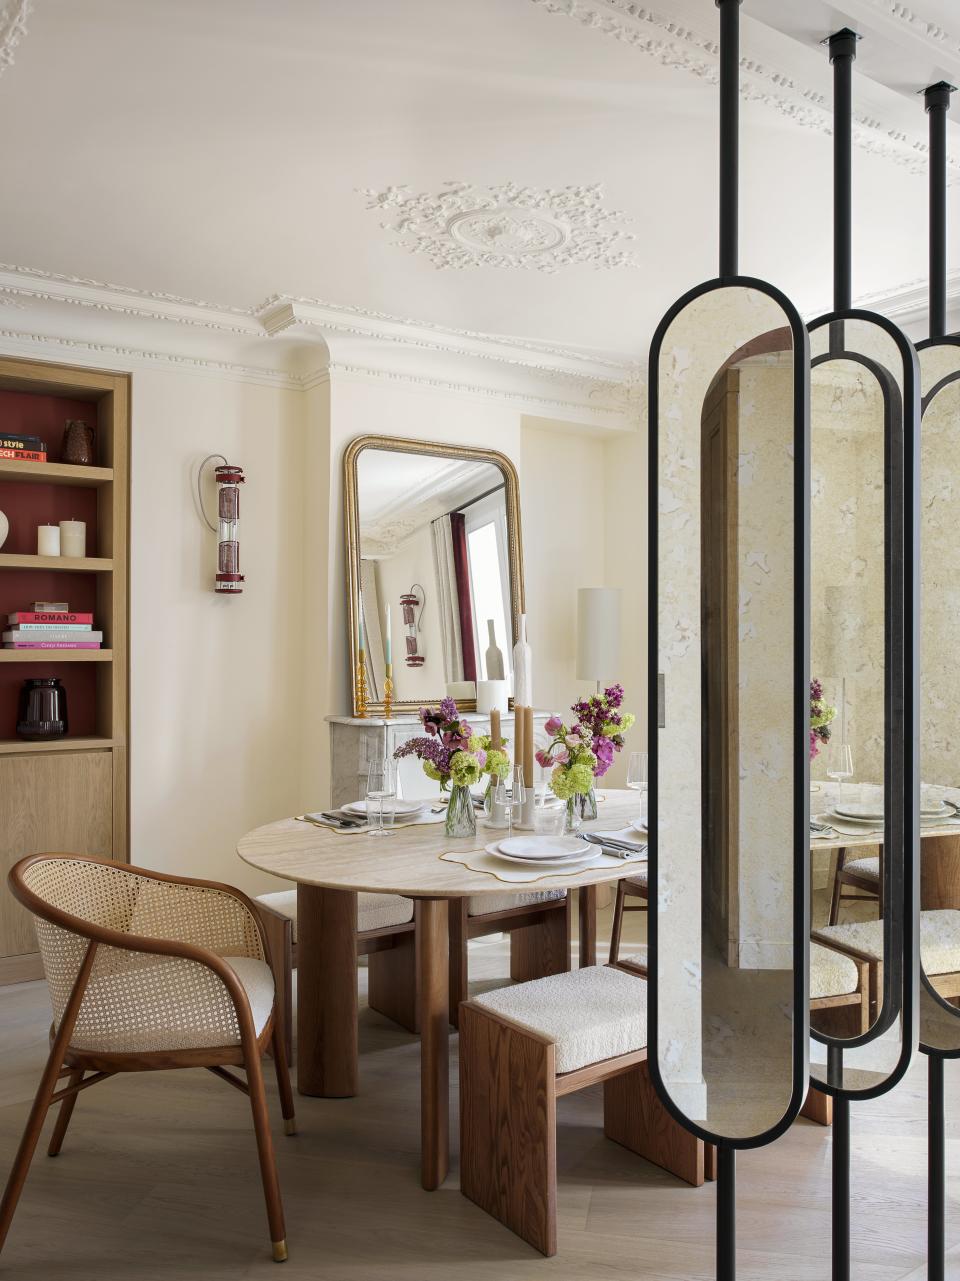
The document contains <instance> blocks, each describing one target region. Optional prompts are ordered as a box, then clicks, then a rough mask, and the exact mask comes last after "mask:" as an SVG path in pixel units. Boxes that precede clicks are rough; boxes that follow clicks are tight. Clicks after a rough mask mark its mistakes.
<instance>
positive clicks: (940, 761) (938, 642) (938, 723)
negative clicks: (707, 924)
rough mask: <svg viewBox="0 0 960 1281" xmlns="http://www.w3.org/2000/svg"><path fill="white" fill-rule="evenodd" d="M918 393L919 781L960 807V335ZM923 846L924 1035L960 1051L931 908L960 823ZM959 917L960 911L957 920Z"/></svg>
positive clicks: (932, 800) (946, 908)
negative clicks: (959, 514)
mask: <svg viewBox="0 0 960 1281" xmlns="http://www.w3.org/2000/svg"><path fill="white" fill-rule="evenodd" d="M918 357H919V362H920V390H921V397H922V400H921V408H922V417H921V425H920V496H921V503H920V583H921V597H920V600H921V623H920V653H921V679H920V695H921V697H920V703H921V720H920V777H921V779H922V792H921V796H922V799H923V802H924V808H925V809H933V808H935V807H937V806H938V805H939V804H940V803H941V802H943V803H945V805H946V807H947V808H948V810H949V814H948V815H947V816H946V817H945V818H944V822H947V823H949V821H950V819H951V818H956V816H957V809H956V808H955V806H960V668H958V665H957V658H956V656H957V648H958V645H960V588H958V585H957V573H956V567H957V565H960V521H958V520H957V506H956V504H957V498H958V496H960V340H958V339H955V338H954V339H949V338H947V339H939V340H936V341H933V342H929V343H921V344H920V345H919V349H918ZM926 826H927V820H926V819H925V818H924V817H923V813H922V812H921V828H920V834H921V843H920V905H921V909H923V910H922V912H921V932H920V961H921V967H922V972H923V984H924V986H923V989H922V991H921V997H920V1041H921V1044H923V1045H924V1046H928V1047H930V1048H931V1049H935V1050H938V1051H939V1052H940V1053H941V1054H945V1055H948V1056H951V1057H952V1056H954V1055H956V1054H960V1008H958V1007H957V1005H956V1001H957V999H958V993H960V975H957V974H950V973H945V972H944V965H943V954H942V953H943V949H942V948H941V947H939V946H938V945H937V936H938V934H939V933H942V930H943V927H944V926H946V927H947V928H949V926H950V924H951V922H952V921H953V920H954V919H955V918H954V917H946V916H943V917H941V916H939V915H938V916H932V915H927V911H931V910H932V911H936V912H938V913H940V912H956V911H957V909H960V827H958V828H957V834H956V835H943V836H932V837H924V834H923V833H924V828H925V827H926ZM956 919H960V915H958V916H957V917H956Z"/></svg>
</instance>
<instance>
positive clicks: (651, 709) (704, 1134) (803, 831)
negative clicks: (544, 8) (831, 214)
mask: <svg viewBox="0 0 960 1281" xmlns="http://www.w3.org/2000/svg"><path fill="white" fill-rule="evenodd" d="M735 288H741V289H752V290H755V291H756V292H758V293H762V294H765V295H766V296H767V297H768V298H771V299H772V300H773V301H774V302H776V303H777V304H778V306H779V307H780V308H781V309H782V311H783V313H784V315H785V316H786V317H787V319H788V321H789V324H790V331H791V334H792V337H793V364H794V386H793V420H794V512H795V518H796V519H795V527H794V556H793V570H794V649H793V656H794V658H793V661H794V718H793V741H794V753H793V788H794V813H793V878H792V888H793V1034H794V1039H793V1056H792V1068H793V1083H792V1089H791V1093H790V1102H789V1104H788V1106H787V1108H786V1110H785V1112H784V1114H783V1116H782V1117H781V1119H780V1121H778V1122H777V1123H776V1124H775V1125H773V1126H771V1127H769V1128H768V1129H767V1130H764V1131H763V1132H762V1133H760V1134H756V1135H753V1136H751V1137H749V1138H742V1137H738V1138H728V1137H727V1136H726V1135H720V1134H716V1133H714V1132H713V1131H711V1130H709V1129H707V1128H706V1127H705V1126H703V1125H701V1124H699V1123H698V1122H697V1121H695V1120H693V1119H692V1118H690V1117H688V1116H686V1115H685V1114H684V1113H683V1111H682V1110H681V1109H680V1108H679V1107H678V1106H677V1104H676V1103H675V1102H674V1100H673V1098H672V1096H671V1094H670V1090H669V1087H668V1085H667V1084H666V1082H665V1081H664V1079H663V1077H662V1075H661V1073H660V1063H659V1027H658V1024H659V1019H658V1012H659V1003H658V997H657V989H658V986H659V973H660V955H659V923H658V912H657V903H658V890H659V877H660V873H659V858H658V840H657V815H658V791H659V779H658V759H659V744H658V730H659V715H658V711H659V709H658V704H659V699H658V698H657V697H656V696H655V691H656V690H657V688H658V670H659V669H658V651H659V640H658V630H659V628H658V607H659V600H658V597H659V475H658V469H659V454H660V450H659V444H660V442H659V407H660V386H659V368H660V351H661V347H662V345H663V341H664V338H665V336H666V334H667V332H668V330H669V328H670V326H671V324H672V323H673V321H674V320H675V319H676V318H677V316H678V315H679V314H680V313H681V312H682V311H683V310H684V309H685V308H686V307H687V306H688V305H689V304H690V303H692V302H694V301H695V300H696V299H697V298H700V297H702V296H703V295H705V294H708V293H712V292H715V291H720V290H727V289H735ZM809 367H810V341H809V336H808V333H807V330H806V328H805V327H804V324H803V321H802V320H801V319H800V315H799V313H798V312H797V310H796V308H795V307H794V305H793V303H791V302H790V300H789V299H788V298H787V297H786V295H785V294H783V293H781V292H780V290H779V289H777V288H775V287H774V286H773V285H770V284H768V283H767V282H766V281H763V280H758V279H756V278H755V277H752V276H737V275H732V276H721V277H719V278H716V279H714V280H708V281H706V282H704V283H703V284H701V285H697V286H696V287H695V288H694V289H691V290H689V292H687V293H685V294H684V295H683V296H682V297H681V298H679V299H678V300H677V301H676V302H675V303H674V304H673V306H672V307H671V308H670V310H669V311H668V312H667V313H666V315H665V316H664V317H663V319H662V320H661V321H660V324H659V325H658V326H657V330H656V333H655V334H654V337H653V342H652V344H651V346H650V357H649V388H650V391H649V407H648V412H649V441H648V449H649V456H648V459H649V461H648V474H649V499H648V502H649V511H648V523H649V527H648V538H649V543H648V556H649V572H648V588H647V591H648V596H647V610H648V628H649V640H648V658H647V663H648V667H647V689H648V691H649V697H648V700H647V712H648V721H647V745H648V752H649V758H650V774H649V783H648V800H647V804H648V829H649V837H648V840H649V849H648V859H649V863H648V878H649V894H650V905H651V909H650V911H649V913H648V926H647V929H648V942H649V987H648V1033H647V1040H648V1042H649V1054H648V1064H649V1068H650V1073H651V1076H652V1078H653V1081H654V1084H655V1086H656V1089H657V1093H658V1094H659V1096H660V1098H661V1100H662V1101H663V1103H664V1105H665V1106H666V1107H667V1109H668V1110H669V1112H670V1113H671V1114H672V1115H673V1116H674V1117H675V1119H676V1120H677V1121H679V1122H680V1124H681V1125H683V1126H685V1127H686V1128H687V1129H688V1130H690V1131H691V1132H692V1133H694V1134H696V1135H697V1136H698V1137H699V1138H701V1139H703V1140H705V1141H706V1142H707V1143H717V1144H720V1145H722V1146H723V1147H726V1148H727V1149H731V1148H753V1147H760V1146H762V1145H763V1144H766V1143H770V1142H771V1141H772V1140H773V1139H775V1138H777V1137H778V1136H779V1135H781V1134H783V1133H784V1132H785V1131H786V1130H787V1129H788V1128H789V1127H790V1126H791V1125H792V1124H793V1121H794V1120H795V1119H796V1117H797V1115H798V1114H799V1112H800V1108H801V1107H802V1106H803V1101H804V1098H805V1097H806V1092H807V1075H808V1055H809V1038H808V1033H809V1024H810V1016H809V965H810V894H809V878H810V766H809V739H808V724H809V669H810V552H809V548H810V536H809V533H810V462H809V460H810V401H809V386H810V378H809ZM697 910H698V912H699V911H700V907H699V905H698V908H697Z"/></svg>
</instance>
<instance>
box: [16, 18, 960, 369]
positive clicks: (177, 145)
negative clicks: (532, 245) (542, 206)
mask: <svg viewBox="0 0 960 1281" xmlns="http://www.w3.org/2000/svg"><path fill="white" fill-rule="evenodd" d="M3 3H4V0H0V12H5V14H6V23H7V26H6V27H5V26H4V19H3V18H2V17H0V172H2V174H3V177H4V182H3V204H2V215H0V262H3V263H6V264H9V265H10V266H11V267H12V268H15V269H30V270H33V271H35V272H36V271H39V272H43V273H53V274H54V275H55V276H68V277H80V278H82V279H83V280H85V281H98V282H111V283H112V284H114V285H119V286H122V287H123V288H124V289H125V290H133V291H138V292H139V293H141V294H149V295H155V294H157V293H162V294H170V295H175V296H177V297H178V298H181V299H194V300H207V301H208V302H212V303H215V304H217V305H218V307H220V308H226V309H238V310H239V311H241V312H244V313H250V314H253V315H257V314H259V313H258V312H257V309H258V308H259V307H260V304H262V303H263V302H264V301H265V300H266V299H268V298H273V297H275V296H277V295H281V296H283V297H284V298H286V299H301V300H309V301H310V302H312V301H314V300H319V301H322V302H324V303H329V304H336V305H338V306H349V307H352V308H358V309H359V310H360V311H361V312H364V313H370V312H377V313H387V314H389V315H390V316H393V317H400V318H409V319H412V320H416V321H419V322H425V323H429V324H433V325H438V326H446V327H449V328H453V329H457V330H469V331H482V332H484V333H488V334H500V335H513V336H518V337H521V338H523V339H529V340H535V341H537V342H540V343H547V344H559V345H568V346H571V347H575V348H577V349H580V350H586V351H591V352H596V353H604V354H607V355H610V356H616V357H618V358H623V359H626V360H636V359H637V358H638V357H639V356H640V355H641V353H642V351H643V349H644V347H645V345H646V342H647V340H648V339H649V336H650V333H651V331H652V329H653V327H654V325H655V324H656V321H657V319H658V318H659V316H660V314H661V313H662V312H663V310H664V309H665V308H666V306H667V305H668V304H669V303H670V302H671V301H672V300H673V298H674V297H675V296H676V295H677V294H678V293H679V292H681V291H682V290H684V289H685V288H687V287H688V286H690V285H692V284H694V283H696V282H697V281H699V280H701V279H703V278H706V277H708V276H711V275H713V274H714V272H715V269H716V249H715V230H714V228H715V218H716V212H715V211H716V151H715V148H716V124H715V114H716V86H715V84H714V83H713V82H712V81H713V74H714V70H715V65H716V50H715V43H714V42H715V39H716V32H717V11H716V8H715V6H714V0H654V4H653V9H652V11H650V10H648V9H647V8H646V7H645V6H641V5H638V4H635V3H633V2H632V0H402V2H401V0H273V2H272V3H267V2H266V0H84V3H83V4H77V3H76V0H32V3H28V2H27V0H6V10H5V11H4V10H3ZM24 11H26V33H25V34H24V33H23V32H21V31H19V30H17V29H15V19H16V18H17V17H18V15H20V14H21V12H24ZM842 22H849V23H850V24H851V25H854V26H856V27H857V28H858V29H859V30H860V31H861V32H863V33H864V35H865V40H864V42H863V44H862V46H861V53H860V57H859V59H858V74H857V75H856V78H855V101H856V109H857V115H858V118H859V121H858V125H857V146H856V147H855V151H854V166H855V184H856V185H855V214H856V223H857V234H856V250H855V258H856V262H855V277H854V278H855V292H856V293H857V294H858V296H865V295H877V294H889V293H894V292H896V291H898V290H902V289H903V288H904V287H905V286H908V285H910V284H913V283H916V282H919V281H921V280H922V279H923V277H924V276H925V272H926V235H925V227H926V171H925V156H924V144H925V138H926V122H925V119H924V115H923V111H922V106H921V104H920V102H919V100H917V99H916V98H915V97H914V96H913V91H914V90H916V89H920V88H922V87H923V85H924V83H926V82H928V81H929V80H930V79H934V78H940V77H941V76H947V77H948V78H952V79H953V80H954V82H955V83H960V5H958V4H957V3H956V0H911V5H910V6H909V7H907V6H904V5H903V4H900V3H898V2H897V0H848V3H845V4H839V5H837V4H828V3H822V2H821V0H802V3H798V0H746V3H745V4H744V7H743V23H742V27H743V31H742V52H743V55H744V58H745V59H746V60H747V63H748V65H747V66H746V68H745V71H744V83H743V109H742V133H743V137H742V149H741V170H742V191H743V209H742V232H741V240H742V248H741V268H742V270H743V271H745V272H749V273H751V274H757V275H763V276H766V277H768V278H769V279H771V280H773V281H774V282H776V283H777V284H779V285H780V286H781V287H782V288H784V289H785V290H786V291H787V292H788V293H790V294H791V295H792V296H793V297H794V299H795V301H796V302H797V304H798V306H799V307H800V309H801V311H803V312H805V313H808V314H809V313H815V312H817V311H818V310H820V309H823V308H826V307H827V306H829V303H830V294H829V289H830V273H831V266H830V221H829V219H830V173H831V169H830V165H831V140H830V137H829V102H830V83H831V79H830V71H829V66H828V63H827V58H826V54H825V53H824V51H823V50H822V49H820V48H819V47H818V45H817V43H816V41H817V40H818V39H819V38H820V37H821V36H824V35H826V34H828V32H829V30H830V29H831V28H832V27H834V26H836V25H838V24H840V23H842ZM5 31H6V34H7V41H6V57H5V56H4V44H3V41H4V32H5ZM785 33H786V34H785ZM868 51H869V52H868ZM867 73H869V74H867ZM955 117H956V119H955V122H953V123H951V126H950V145H951V150H952V161H951V166H952V172H953V173H956V174H960V101H958V102H957V105H956V107H955ZM452 181H460V182H464V183H467V184H472V185H473V186H474V187H475V188H480V189H483V188H488V187H502V186H503V185H504V184H509V183H513V184H517V186H518V187H521V188H526V189H530V190H528V191H527V192H526V195H524V196H523V197H521V202H523V201H526V202H527V203H528V204H529V203H531V202H533V203H536V201H537V199H538V196H539V195H540V194H541V193H542V192H543V191H545V190H548V189H552V190H554V191H556V190H559V189H565V188H576V189H584V188H589V187H591V186H594V185H596V184H599V185H600V187H601V191H602V198H601V200H600V206H599V207H600V208H602V209H604V210H611V211H619V212H621V213H622V214H623V215H625V220H624V221H623V222H622V223H618V224H616V225H617V226H618V227H620V228H621V229H622V230H625V231H629V232H630V233H632V235H633V237H634V239H633V240H631V241H623V240H615V243H616V247H617V249H618V250H622V251H623V252H622V253H613V254H612V255H611V254H606V255H604V254H601V253H600V252H599V251H597V252H595V251H594V250H593V249H591V245H590V242H589V240H586V241H583V240H581V242H580V243H581V248H580V249H579V250H578V251H577V254H579V256H580V258H581V260H580V261H573V262H572V263H568V262H566V261H564V255H563V253H562V252H561V253H560V254H559V259H560V260H559V261H558V263H557V264H556V270H555V271H552V272H547V271H542V270H536V269H521V268H520V267H518V266H496V265H476V263H475V262H474V261H473V260H472V258H471V255H469V254H468V255H467V261H468V265H466V266H463V267H459V268H458V267H455V266H453V267H451V266H447V267H443V266H439V267H438V266H437V265H436V260H437V258H439V261H440V262H443V261H445V258H446V257H449V254H447V253H446V251H445V250H441V252H440V253H439V255H436V254H435V255H434V256H433V257H431V256H430V254H429V253H424V252H420V253H413V252H411V250H410V246H411V243H412V237H411V235H410V233H408V232H407V233H405V232H403V231H397V230H396V229H395V228H394V229H389V230H388V229H384V228H383V227H382V226H381V223H382V222H384V221H387V220H388V219H389V220H390V221H394V222H395V216H396V210H393V211H382V210H378V209H370V208H368V207H367V205H368V204H369V203H371V200H372V199H373V198H372V197H368V196H364V195H362V194H361V190H362V189H365V190H368V191H370V192H374V193H383V192H385V191H386V190H387V189H388V188H390V187H409V188H410V189H411V191H412V193H423V194H424V195H425V196H427V197H433V196H436V195H437V194H438V193H441V192H442V191H443V190H444V184H446V183H448V182H452ZM584 198H585V197H584V193H583V191H580V192H579V194H578V193H576V192H575V193H574V194H573V195H572V196H571V197H570V199H571V201H572V213H573V216H574V221H576V217H577V216H578V215H577V211H578V210H580V211H581V213H582V206H583V203H584ZM586 199H587V202H588V203H589V201H590V199H591V198H590V197H589V196H587V197H586ZM493 203H497V202H496V201H494V202H493ZM548 203H552V205H553V209H554V213H553V215H552V216H553V217H554V219H555V220H556V219H557V218H559V220H560V221H561V222H562V221H563V215H562V211H561V213H560V214H557V212H556V198H554V200H553V201H552V202H548ZM950 204H951V218H952V220H953V221H952V226H953V228H954V229H955V228H957V227H960V183H957V182H954V183H953V185H952V186H951V188H950ZM429 205H430V200H429V199H427V200H425V201H423V202H421V206H422V208H421V213H423V211H424V210H427V211H428V212H429ZM425 216H426V215H425ZM587 222H588V223H589V217H588V218H587ZM468 230H470V229H469V228H468ZM521 230H522V229H521ZM515 232H516V228H515V227H514V228H512V229H511V228H510V227H507V228H506V229H504V228H503V227H497V228H495V229H494V238H493V240H492V242H491V243H492V245H493V247H494V248H495V247H496V245H497V243H500V244H501V245H502V244H503V243H504V240H503V239H502V237H503V236H504V235H505V236H506V242H505V243H506V244H507V246H508V247H510V246H511V245H515V239H514V238H513V237H514V233H515ZM588 232H589V228H588V231H587V232H585V233H584V234H588ZM481 234H486V233H483V232H482V233H481ZM498 234H499V235H500V236H501V239H500V240H499V242H498V240H497V235H498ZM953 240H954V243H955V244H957V243H958V241H957V237H956V235H954V237H953ZM398 242H400V243H398ZM413 243H415V241H413ZM611 256H612V258H613V260H614V261H615V262H616V263H617V265H614V266H599V267H597V266H595V265H593V264H594V263H595V262H596V261H597V260H600V261H603V260H604V258H605V257H607V258H609V257H611ZM574 257H576V255H574ZM955 264H956V266H957V267H960V252H958V253H957V254H956V255H955ZM17 279H19V278H18V277H16V276H14V277H11V278H10V279H9V280H7V282H6V284H7V286H8V287H7V288H6V289H5V290H0V324H3V325H7V326H9V327H10V328H11V329H15V328H16V327H17V315H16V314H15V311H14V310H13V309H14V308H15V307H16V306H18V305H19V306H20V307H21V308H22V307H23V306H24V303H23V299H24V298H29V297H30V295H31V290H32V291H33V292H34V293H42V292H43V289H44V285H43V281H42V279H41V280H39V282H38V278H37V277H36V276H33V277H30V278H28V279H26V280H23V279H21V280H20V282H21V285H22V290H20V291H19V292H18V290H17V289H16V288H14V286H15V285H16V282H17ZM11 281H12V282H13V284H11ZM31 281H32V283H31ZM4 298H6V301H7V306H8V308H10V310H6V309H4V308H3V306H2V304H3V300H4ZM18 298H19V299H20V302H19V303H18V302H17V299H18ZM238 323H239V322H238ZM243 323H245V322H243ZM240 327H241V328H242V323H241V324H240Z"/></svg>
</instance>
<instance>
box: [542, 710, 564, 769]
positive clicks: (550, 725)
mask: <svg viewBox="0 0 960 1281" xmlns="http://www.w3.org/2000/svg"><path fill="white" fill-rule="evenodd" d="M543 728H544V729H545V730H546V731H547V733H548V734H559V732H560V730H561V729H562V728H563V721H562V720H561V719H560V717H559V716H551V717H550V719H549V720H548V721H547V723H546V725H544V727H543ZM541 764H542V762H541Z"/></svg>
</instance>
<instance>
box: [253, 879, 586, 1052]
mask: <svg viewBox="0 0 960 1281" xmlns="http://www.w3.org/2000/svg"><path fill="white" fill-rule="evenodd" d="M257 907H258V908H259V910H260V914H261V918H262V920H263V925H264V929H265V930H266V933H267V938H268V939H269V942H270V953H271V956H272V957H273V958H274V979H275V982H276V987H277V1010H278V1020H279V1021H280V1024H281V1026H282V1027H283V1029H284V1042H285V1045H286V1050H287V1056H288V1058H291V1057H292V1054H293V970H294V969H295V967H296V964H297V892H296V890H280V891H278V892H276V893H273V894H262V895H261V896H260V897H259V898H258V899H257ZM417 923H418V907H417V905H416V904H415V902H414V900H413V899H409V898H402V897H401V896H400V895H398V894H359V895H358V896H357V953H358V955H360V956H366V957H368V958H369V959H368V961H367V966H368V976H367V982H368V988H367V1003H368V1004H369V1006H370V1008H371V1009H373V1010H377V1011H378V1012H379V1013H380V1014H383V1015H384V1016H385V1017H386V1018H388V1019H392V1020H393V1022H395V1023H399V1024H400V1026H401V1027H405V1028H406V1029H407V1030H408V1031H410V1032H414V1033H416V1032H419V1031H420V1011H419V997H418V992H417V964H416V931H417ZM506 932H509V934H510V977H511V978H513V979H517V980H524V979H529V978H540V977H541V976H542V975H545V974H555V973H559V972H560V971H561V970H564V969H566V970H568V969H569V968H570V896H569V895H568V894H567V893H566V892H565V891H563V890H556V891H550V892H545V893H536V894H534V893H528V894H504V895H499V894H494V895H482V894H478V895H476V896H475V897H474V898H469V899H456V900H452V901H451V904H450V1021H451V1023H453V1025H454V1027H456V1020H457V1008H458V1006H459V1004H460V1001H462V1000H465V999H466V996H467V982H468V959H467V945H468V942H469V940H470V939H473V938H481V937H482V936H483V935H486V934H499V933H506ZM344 981H345V982H346V981H348V980H346V979H344ZM349 981H353V980H349Z"/></svg>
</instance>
